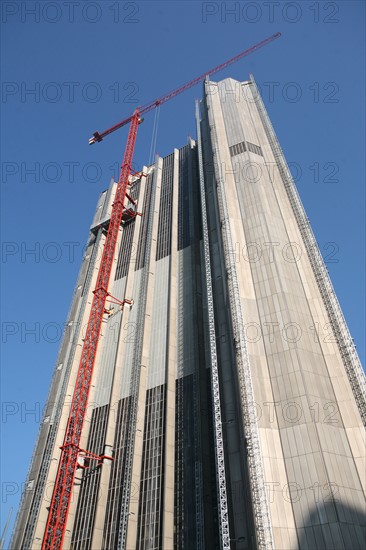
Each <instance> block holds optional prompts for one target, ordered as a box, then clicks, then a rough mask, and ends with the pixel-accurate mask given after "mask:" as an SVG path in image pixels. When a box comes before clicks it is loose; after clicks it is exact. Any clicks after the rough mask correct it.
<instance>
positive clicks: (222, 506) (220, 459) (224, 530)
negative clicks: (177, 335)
mask: <svg viewBox="0 0 366 550" xmlns="http://www.w3.org/2000/svg"><path fill="white" fill-rule="evenodd" d="M196 123H197V141H198V166H199V180H200V194H201V211H202V233H203V246H204V260H205V266H204V267H205V279H206V290H207V309H208V324H209V342H210V356H211V389H212V401H213V408H214V435H215V461H216V468H217V496H218V507H219V528H220V547H221V549H222V550H230V533H229V517H228V505H227V492H226V475H225V459H224V439H223V433H222V421H221V404H220V385H219V372H218V363H217V352H216V333H215V316H214V305H213V296H212V281H211V260H210V244H209V238H208V225H207V213H206V197H205V184H204V174H203V159H202V146H201V128H200V120H199V112H198V103H196Z"/></svg>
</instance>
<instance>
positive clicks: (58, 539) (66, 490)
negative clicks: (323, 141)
mask: <svg viewBox="0 0 366 550" xmlns="http://www.w3.org/2000/svg"><path fill="white" fill-rule="evenodd" d="M280 36H281V33H276V34H273V35H272V36H270V37H268V38H266V39H265V40H262V41H261V42H259V43H258V44H255V45H254V46H252V47H251V48H248V49H247V50H245V51H243V52H241V53H239V54H238V55H236V56H235V57H233V58H231V59H229V60H228V61H226V62H224V63H222V64H221V65H218V66H217V67H215V68H213V69H211V70H209V71H206V72H205V73H203V74H202V75H200V76H198V77H196V78H194V79H193V80H191V81H190V82H187V83H186V84H184V85H182V86H180V87H179V88H176V89H175V90H173V91H171V92H170V93H168V94H166V95H164V96H162V97H161V98H159V99H155V100H154V101H152V102H150V103H148V104H146V105H144V106H142V107H141V108H137V109H136V110H135V111H134V113H133V114H132V115H131V116H129V117H128V118H126V119H124V120H122V121H121V122H119V123H118V124H116V125H114V126H112V127H111V128H109V129H108V130H105V131H104V132H101V133H99V132H95V133H94V134H93V137H92V138H91V139H90V140H89V143H90V144H92V143H96V142H99V141H102V139H103V138H104V137H106V136H107V135H109V134H111V133H112V132H114V131H116V130H118V129H119V128H121V127H122V126H125V125H126V124H130V128H129V132H128V137H127V143H126V148H125V152H124V157H123V162H122V165H121V170H120V175H119V180H118V184H117V190H116V195H115V199H114V203H113V205H112V213H111V218H110V222H109V226H108V231H107V235H106V239H105V244H104V249H103V254H102V259H101V262H100V267H99V272H98V278H97V283H96V287H95V289H94V291H93V294H94V297H93V301H92V306H91V310H90V314H89V320H88V325H87V329H86V335H85V339H84V344H83V348H82V352H81V359H80V364H79V368H78V372H77V376H76V382H75V389H74V393H73V397H72V402H71V408H70V413H69V418H68V422H67V427H66V432H65V436H64V441H63V444H62V446H61V447H60V449H61V456H60V461H59V465H58V471H57V475H56V480H55V485H54V489H53V494H52V499H51V504H50V508H49V513H48V518H47V523H46V528H45V533H44V537H43V542H42V550H59V549H61V548H62V544H63V540H64V536H65V531H66V524H67V518H68V511H69V507H70V502H71V497H72V490H73V484H74V478H75V472H76V468H77V464H78V456H79V453H80V452H83V454H84V456H85V454H86V455H87V456H89V457H90V458H91V459H95V460H101V459H102V458H110V457H98V456H96V455H93V454H92V453H88V451H84V450H82V449H81V448H80V439H81V433H82V428H83V425H84V419H85V415H86V409H87V403H88V396H89V391H90V386H91V379H92V375H93V369H94V364H95V358H96V354H97V349H98V342H99V338H100V332H101V325H102V320H103V314H104V310H105V304H106V300H107V297H108V296H109V292H108V286H109V280H110V275H111V271H112V265H113V258H114V254H115V249H116V245H117V239H118V232H119V228H120V226H121V221H122V216H123V211H124V202H125V198H126V193H127V186H128V183H129V179H130V175H131V166H132V160H133V153H134V149H135V144H136V138H137V130H138V125H139V124H140V123H141V122H142V120H143V119H142V118H141V117H142V115H143V114H146V113H148V112H149V111H151V110H153V109H154V108H156V107H158V106H159V105H161V104H163V103H166V102H167V101H169V100H170V99H173V98H174V97H176V96H177V95H179V94H181V93H182V92H184V91H186V90H188V89H189V88H192V87H193V86H195V85H196V84H198V83H199V82H202V81H203V80H205V78H206V77H207V76H209V75H212V74H215V73H217V72H218V71H220V70H222V69H224V68H226V67H228V66H229V65H231V64H233V63H235V62H236V61H238V60H239V59H242V58H243V57H245V56H247V55H249V54H251V53H252V52H254V51H256V50H258V49H259V48H261V47H263V46H265V45H266V44H268V43H270V42H272V41H273V40H275V39H276V38H279V37H280Z"/></svg>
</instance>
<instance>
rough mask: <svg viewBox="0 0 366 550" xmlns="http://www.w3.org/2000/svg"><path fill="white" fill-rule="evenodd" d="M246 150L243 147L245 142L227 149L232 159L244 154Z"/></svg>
mask: <svg viewBox="0 0 366 550" xmlns="http://www.w3.org/2000/svg"><path fill="white" fill-rule="evenodd" d="M246 150H247V149H246V147H245V141H242V142H241V143H237V144H236V145H233V146H232V147H229V151H230V155H231V156H232V157H235V155H240V153H245V151H246Z"/></svg>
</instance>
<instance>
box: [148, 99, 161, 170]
mask: <svg viewBox="0 0 366 550" xmlns="http://www.w3.org/2000/svg"><path fill="white" fill-rule="evenodd" d="M159 115H160V105H158V106H157V108H156V109H155V113H154V125H153V131H152V136H151V144H150V153H149V166H150V165H151V164H152V163H153V161H154V158H155V153H156V142H157V139H158V128H159Z"/></svg>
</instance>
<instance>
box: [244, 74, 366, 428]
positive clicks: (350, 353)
mask: <svg viewBox="0 0 366 550" xmlns="http://www.w3.org/2000/svg"><path fill="white" fill-rule="evenodd" d="M250 81H251V86H253V89H254V94H253V97H254V99H255V101H256V105H257V108H258V113H259V116H260V118H261V120H262V123H263V126H264V129H265V132H266V135H267V138H268V141H269V143H270V145H271V148H272V152H273V155H274V158H275V161H276V165H277V167H278V170H279V172H280V174H281V178H282V181H283V183H284V187H285V190H286V193H287V197H288V199H289V201H290V204H291V207H292V210H293V213H294V216H295V219H296V222H297V225H298V228H299V231H300V234H301V236H302V239H303V241H304V244H305V248H306V252H307V255H308V258H309V260H310V264H311V267H312V269H313V273H314V276H315V280H316V282H317V285H318V288H319V291H320V294H321V297H322V299H323V303H324V306H325V309H326V311H327V313H328V317H329V321H330V324H331V327H332V330H333V334H334V336H335V338H336V342H337V345H338V349H339V351H340V354H341V357H342V360H343V364H344V367H345V369H346V373H347V376H348V379H349V382H350V385H351V388H352V392H353V395H354V397H355V400H356V403H357V406H358V410H359V412H360V415H361V418H362V422H363V424H364V425H365V426H366V377H365V373H364V372H363V370H362V366H361V362H360V359H359V357H358V354H357V351H356V347H355V344H354V342H353V339H352V337H351V334H350V332H349V329H348V326H347V323H346V320H345V318H344V316H343V313H342V310H341V306H340V305H339V302H338V299H337V296H336V294H335V292H334V288H333V285H332V283H331V280H330V278H329V275H328V271H327V268H326V266H325V264H324V260H323V258H322V255H321V252H320V250H319V247H318V243H317V242H316V239H315V237H314V233H313V231H312V229H311V227H310V223H309V220H308V218H307V217H306V213H305V210H304V207H303V204H302V202H301V199H300V196H299V194H298V192H297V189H296V186H295V183H294V181H293V179H292V176H291V172H290V170H289V167H288V165H287V162H286V159H285V156H284V154H283V152H282V149H281V146H280V144H279V142H278V140H277V137H276V134H275V132H274V129H273V126H272V123H271V121H270V119H269V117H268V114H267V111H266V108H265V106H264V104H263V101H262V98H261V96H260V94H259V92H258V88H257V86H256V83H255V80H254V77H253V75H250Z"/></svg>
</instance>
